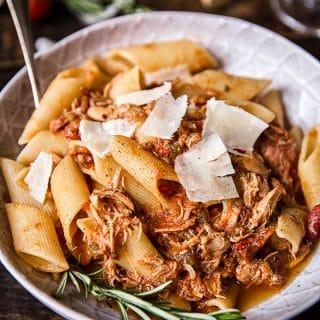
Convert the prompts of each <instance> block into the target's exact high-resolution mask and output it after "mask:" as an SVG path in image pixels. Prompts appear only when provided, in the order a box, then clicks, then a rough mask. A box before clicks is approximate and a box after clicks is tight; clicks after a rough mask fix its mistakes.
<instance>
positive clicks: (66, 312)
mask: <svg viewBox="0 0 320 320" xmlns="http://www.w3.org/2000/svg"><path fill="white" fill-rule="evenodd" d="M146 16H147V17H152V16H154V17H155V18H157V17H163V16H172V17H175V16H196V17H197V18H199V19H201V17H205V18H209V19H210V18H211V19H220V18H223V19H225V20H227V21H232V22H234V23H238V24H242V25H243V26H251V27H253V28H255V29H256V30H260V31H261V32H263V33H265V34H266V35H267V34H268V35H270V36H272V37H273V38H275V39H276V40H280V41H281V42H283V43H285V44H286V45H288V46H290V47H292V48H294V50H295V51H296V52H297V53H299V54H301V55H303V56H304V57H305V58H307V59H308V60H309V61H310V63H312V64H315V65H316V66H317V67H319V70H320V62H319V61H318V59H317V58H316V57H314V56H313V55H312V54H311V53H309V52H308V51H306V50H305V49H303V48H302V47H300V46H299V45H297V44H296V43H294V42H293V41H291V40H289V39H287V38H285V37H284V36H282V35H280V34H278V33H276V32H274V31H272V30H270V29H267V28H265V27H263V26H260V25H257V24H255V23H252V22H249V21H246V20H243V19H240V18H236V17H229V16H224V15H218V14H211V13H203V12H193V11H156V12H147V13H136V14H131V15H124V16H118V17H114V18H111V19H107V20H104V21H100V22H98V23H95V24H93V25H90V26H85V27H83V28H81V29H80V30H78V31H76V32H74V33H72V34H70V35H68V36H66V37H64V38H63V39H61V40H59V41H57V42H56V43H55V44H54V45H53V46H52V47H50V48H49V49H48V50H46V51H44V52H39V53H36V54H35V57H36V59H39V58H42V57H46V56H47V55H49V54H51V53H53V52H54V51H56V50H57V51H58V50H59V48H60V47H61V46H62V45H64V44H67V43H70V42H73V41H76V40H77V38H79V37H80V36H81V35H82V34H84V35H85V33H87V32H93V31H97V30H100V29H103V28H106V27H108V26H109V25H113V24H118V23H119V22H127V23H130V22H132V21H136V20H137V19H139V18H140V19H143V18H144V17H146ZM24 76H26V67H25V66H24V67H22V68H21V69H20V70H19V71H18V72H17V73H16V74H15V75H14V76H13V77H12V78H11V79H10V80H9V81H8V82H7V83H6V84H5V86H4V87H3V88H2V90H1V92H0V100H1V99H2V98H3V97H4V96H5V95H6V93H7V91H8V90H9V89H10V88H11V87H12V86H14V84H15V82H17V81H18V80H19V79H21V78H23V77H24ZM317 250H320V249H319V248H318V249H317ZM313 258H314V257H312V259H310V261H309V262H308V264H307V265H306V266H305V268H307V267H308V265H309V264H310V263H311V261H312V260H313ZM0 262H1V263H2V264H3V266H4V267H5V269H6V271H8V272H9V273H10V274H11V276H12V277H13V278H14V279H15V280H16V281H17V282H18V283H19V284H20V285H21V286H22V287H23V288H24V289H26V290H27V291H28V292H29V293H30V294H31V295H32V296H33V297H34V298H36V299H37V300H38V301H40V302H41V303H43V304H44V305H45V306H46V307H48V308H49V309H51V310H52V311H54V312H56V313H57V314H59V315H60V316H62V317H65V318H67V319H77V320H78V319H79V320H91V319H92V318H90V317H88V316H85V315H84V314H83V313H80V312H78V311H75V310H73V309H72V308H71V307H67V306H65V305H64V304H63V303H60V302H59V300H57V299H55V298H53V297H52V296H50V295H49V294H47V293H46V292H45V291H43V290H41V289H40V288H38V287H37V286H36V285H34V284H33V283H32V281H31V280H29V279H28V277H27V276H26V275H25V274H24V273H22V272H21V271H19V270H18V269H17V268H16V267H15V266H14V265H13V264H12V263H11V262H10V261H9V260H8V258H7V256H6V255H5V253H4V252H3V251H2V249H1V248H0ZM305 268H304V269H305ZM298 276H299V275H298ZM319 300H320V295H319V296H317V295H315V296H313V298H312V299H310V300H309V301H308V302H307V303H305V304H303V305H300V306H299V307H298V308H295V309H294V310H292V311H290V312H289V313H287V314H284V315H283V316H281V317H280V318H278V320H281V319H282V320H284V319H289V318H290V317H292V316H296V315H298V314H300V313H301V312H303V311H305V310H307V309H308V308H310V307H311V306H312V305H314V304H315V303H317V302H318V301H319ZM244 313H246V312H244Z"/></svg>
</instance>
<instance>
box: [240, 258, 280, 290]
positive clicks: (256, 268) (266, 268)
mask: <svg viewBox="0 0 320 320" xmlns="http://www.w3.org/2000/svg"><path fill="white" fill-rule="evenodd" d="M236 277H237V280H238V281H240V282H241V283H243V284H244V285H245V286H246V287H247V288H249V287H251V286H253V285H261V284H264V285H265V286H267V287H269V288H272V289H277V288H281V287H282V286H283V284H284V283H285V281H286V278H285V277H284V276H281V275H280V274H277V273H275V272H273V271H272V269H271V267H270V264H269V263H268V262H267V261H264V260H253V261H252V262H250V263H248V262H247V261H246V260H240V262H239V264H238V267H237V269H236Z"/></svg>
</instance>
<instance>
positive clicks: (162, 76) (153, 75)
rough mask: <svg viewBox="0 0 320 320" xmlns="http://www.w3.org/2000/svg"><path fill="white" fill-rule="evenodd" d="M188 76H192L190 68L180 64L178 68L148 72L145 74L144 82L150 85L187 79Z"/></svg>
mask: <svg viewBox="0 0 320 320" xmlns="http://www.w3.org/2000/svg"><path fill="white" fill-rule="evenodd" d="M188 76H190V71H189V68H188V66H187V65H185V64H180V65H177V66H176V67H165V68H161V69H159V70H156V71H153V72H146V73H145V74H144V82H145V84H146V85H150V84H152V83H162V82H165V81H172V80H175V79H178V78H186V77H188Z"/></svg>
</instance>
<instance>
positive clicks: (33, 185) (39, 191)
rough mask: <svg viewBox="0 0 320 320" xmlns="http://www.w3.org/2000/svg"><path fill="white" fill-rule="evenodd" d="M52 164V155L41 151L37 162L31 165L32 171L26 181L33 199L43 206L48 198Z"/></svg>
mask: <svg viewBox="0 0 320 320" xmlns="http://www.w3.org/2000/svg"><path fill="white" fill-rule="evenodd" d="M52 164H53V160H52V155H51V154H49V153H47V152H45V151H41V152H40V153H39V155H38V157H37V158H36V160H35V161H34V162H33V163H32V164H31V166H30V170H29V172H28V174H27V175H26V177H25V179H24V182H25V183H26V184H27V186H28V188H29V193H30V195H31V196H32V198H34V199H36V200H37V201H38V202H40V203H42V204H43V203H44V201H45V198H46V193H47V190H48V184H49V178H50V175H51V171H52Z"/></svg>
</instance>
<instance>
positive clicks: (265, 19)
mask: <svg viewBox="0 0 320 320" xmlns="http://www.w3.org/2000/svg"><path fill="white" fill-rule="evenodd" d="M142 2H143V3H145V4H147V5H150V6H151V7H152V8H153V9H156V10H188V11H206V12H210V10H204V9H203V8H202V7H201V6H200V5H199V4H198V3H197V1H195V0H167V1H164V0H145V1H142ZM212 12H213V11H212ZM214 13H218V14H224V15H229V16H235V17H239V18H242V19H245V20H248V21H251V22H254V23H256V24H260V25H262V26H265V27H267V28H269V29H272V30H274V31H276V32H278V33H280V34H282V35H284V36H286V37H288V38H290V39H291V40H293V41H294V42H296V43H297V44H298V45H300V46H301V47H303V48H304V49H306V50H307V51H309V52H310V53H311V54H313V55H314V56H315V57H316V58H317V59H320V40H317V39H310V38H300V37H298V36H296V35H294V34H293V33H292V32H291V31H290V30H288V29H287V28H285V27H284V26H283V25H282V24H281V23H280V22H278V21H277V20H276V19H275V18H274V16H273V15H272V12H271V11H270V8H269V6H268V1H267V0H265V1H264V0H238V1H236V0H235V1H233V4H232V5H231V6H228V7H227V8H220V9H219V10H216V11H214ZM1 23H5V24H7V23H10V19H9V14H8V11H7V9H6V8H5V7H2V8H0V26H1ZM82 27H83V25H82V24H81V23H80V22H79V21H78V20H77V19H76V18H75V17H73V16H72V15H71V14H70V13H68V12H67V11H66V10H65V9H64V8H63V7H62V6H61V5H59V4H56V5H55V7H54V9H53V12H52V14H51V16H50V17H49V18H47V19H46V20H45V21H42V22H38V23H34V24H33V28H34V35H35V38H37V37H39V36H45V37H49V38H50V39H52V40H59V39H61V38H63V37H65V36H66V35H68V34H70V33H72V32H74V31H76V30H79V29H80V28H82ZM2 45H3V44H2V42H0V52H1V50H2V49H3V48H2V47H1V46H2ZM0 57H1V56H0ZM16 71H17V68H16V67H14V68H11V69H0V89H1V88H2V87H3V86H4V85H5V84H6V82H7V81H8V80H9V79H10V78H11V77H12V76H13V75H14V74H15V73H16ZM0 292H1V298H0V319H3V320H4V319H8V320H12V319H15V320H31V319H32V320H34V319H38V320H50V319H51V320H61V319H62V318H61V317H60V316H58V315H56V314H54V313H53V312H52V311H50V310H49V309H47V308H46V307H45V306H43V305H42V304H41V303H39V302H38V301H37V300H36V299H34V298H33V297H32V296H31V295H30V294H29V293H28V292H27V291H26V290H24V289H23V288H22V287H21V286H20V285H19V284H18V283H17V282H16V281H15V280H14V279H13V278H12V277H11V276H10V275H9V274H8V272H6V271H5V269H4V268H3V266H2V265H0ZM304 319H320V302H319V303H317V304H316V305H314V306H313V307H312V308H310V309H309V310H307V311H306V312H304V313H303V314H301V315H299V316H297V317H295V318H294V320H304ZM275 320H276V319H275Z"/></svg>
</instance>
